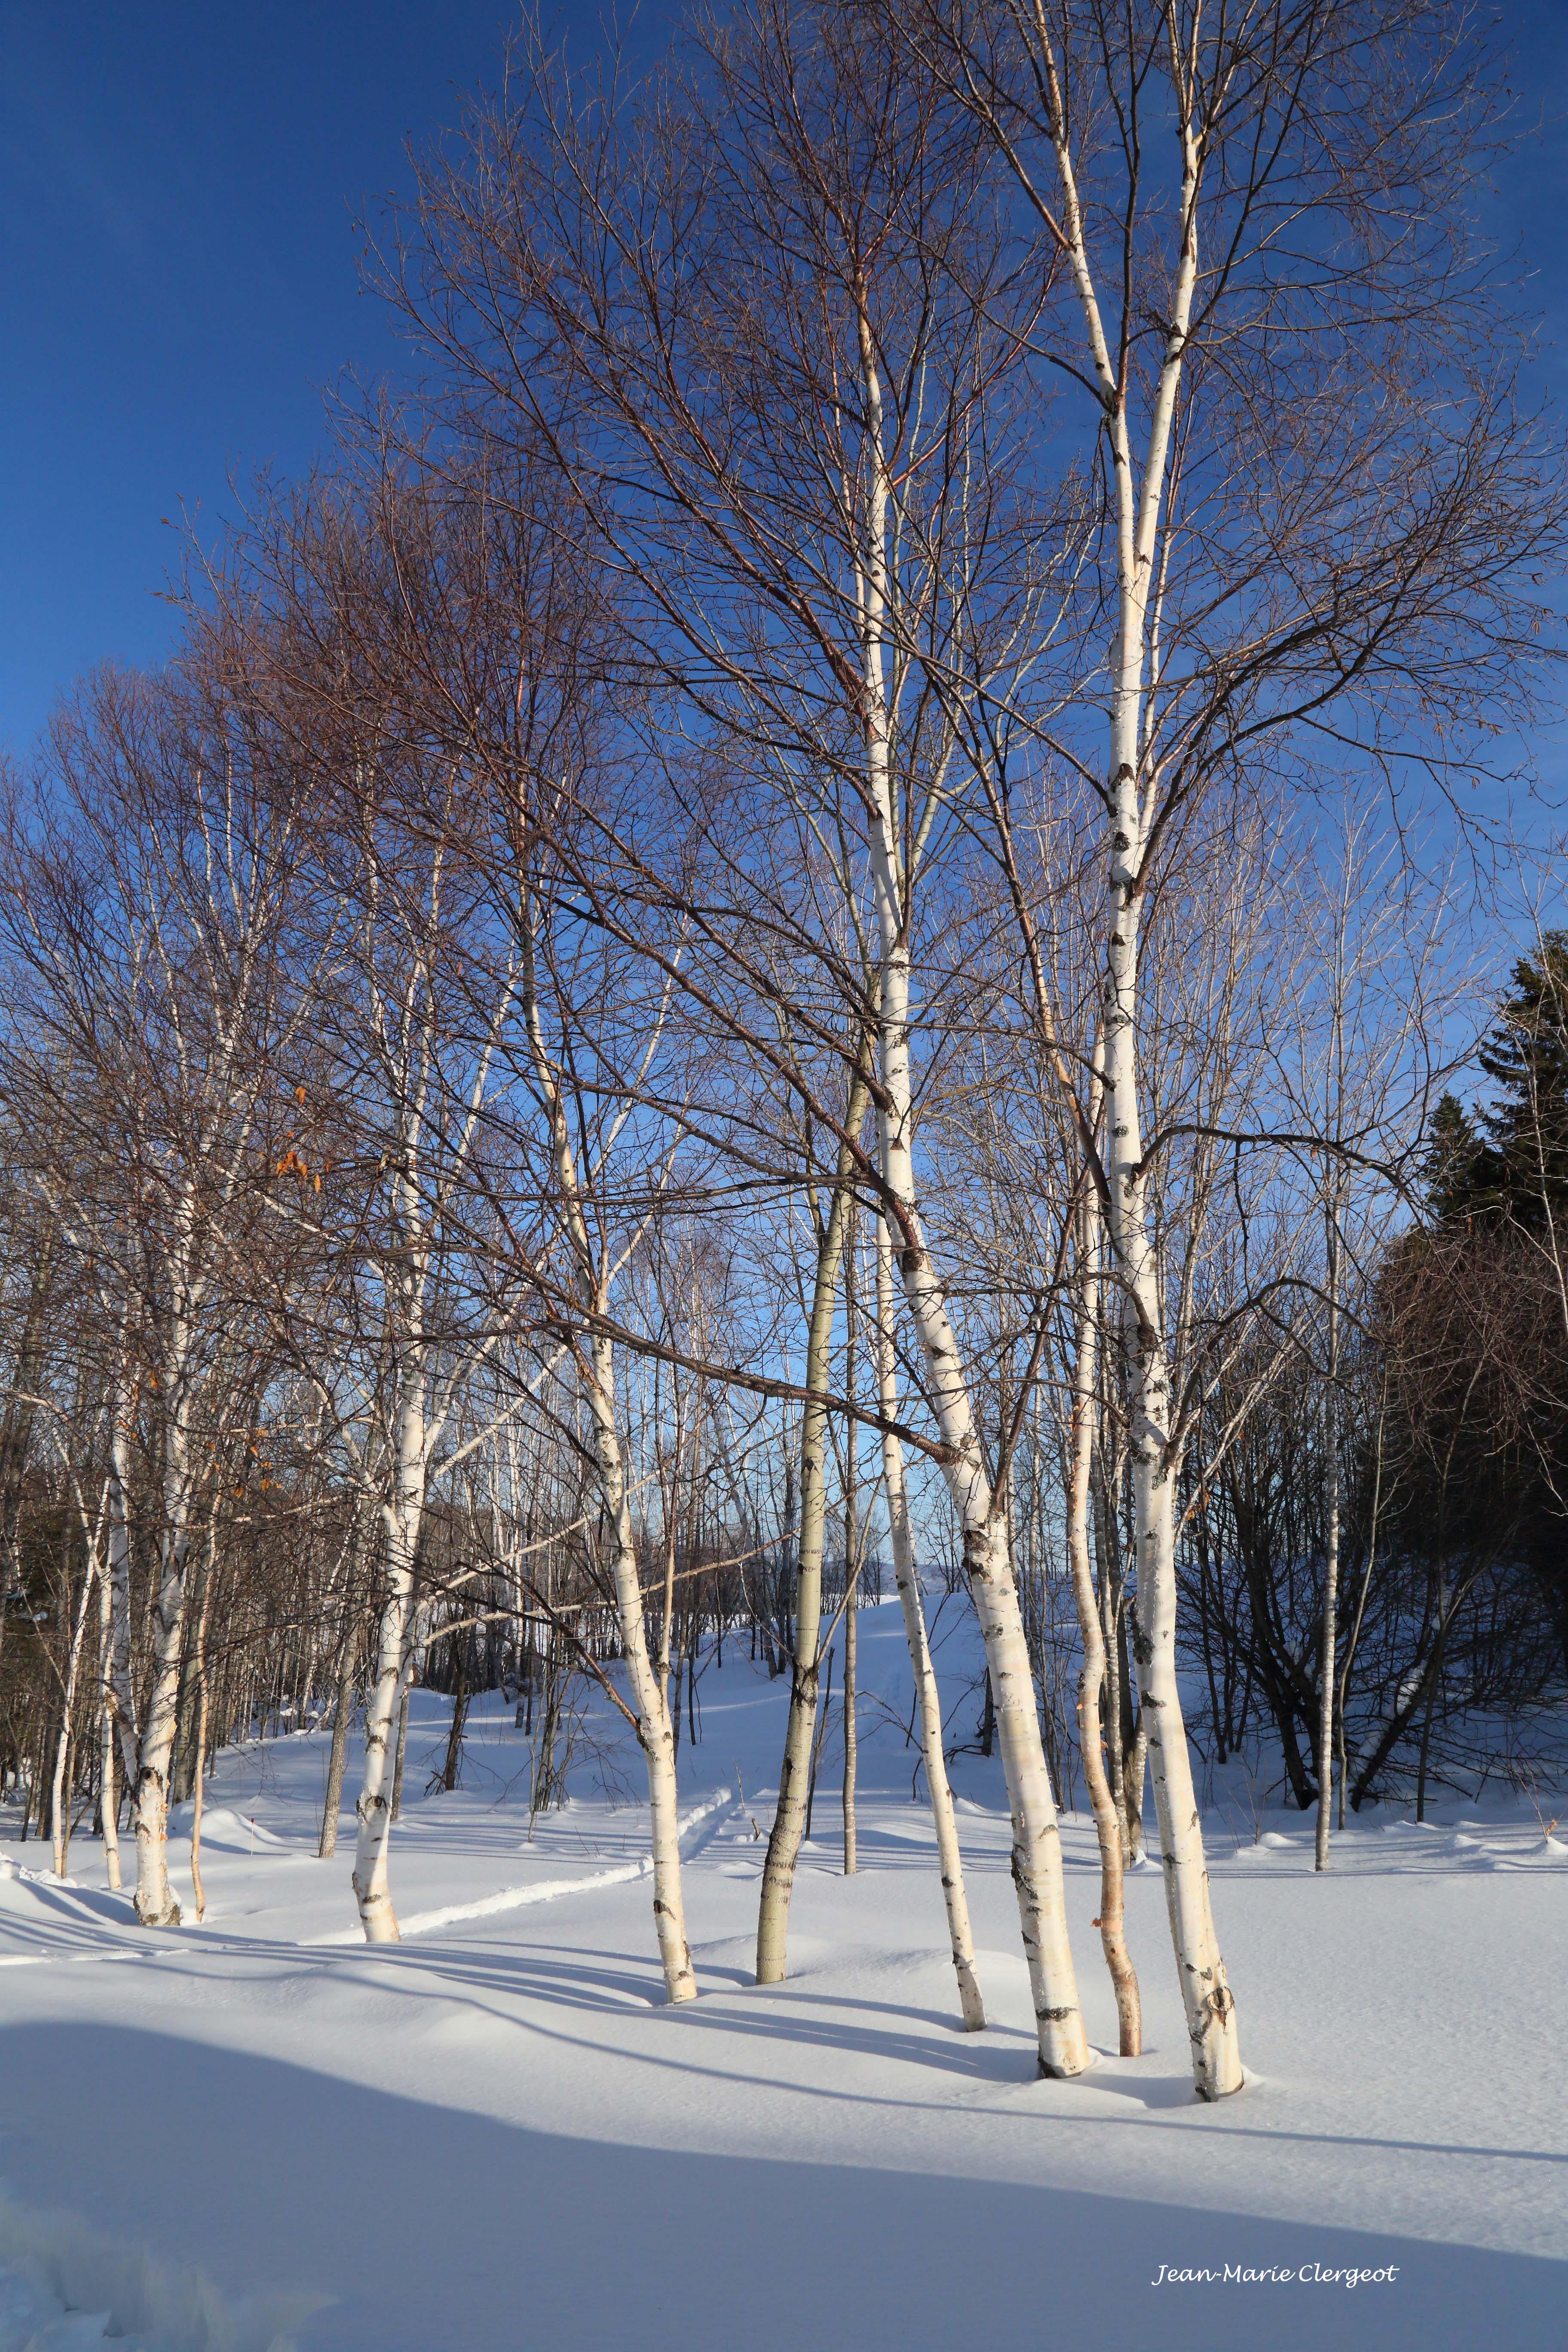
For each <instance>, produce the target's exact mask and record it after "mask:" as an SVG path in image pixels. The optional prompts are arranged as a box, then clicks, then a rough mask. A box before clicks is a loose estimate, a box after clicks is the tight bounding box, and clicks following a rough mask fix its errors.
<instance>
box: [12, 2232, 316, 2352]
mask: <svg viewBox="0 0 1568 2352" xmlns="http://www.w3.org/2000/svg"><path fill="white" fill-rule="evenodd" d="M0 2261H3V2262H4V2263H5V2269H4V2270H3V2271H0V2352H87V2347H92V2346H98V2345H100V2344H104V2343H111V2344H114V2345H116V2346H118V2347H119V2352H293V2336H292V2334H291V2331H292V2330H293V2329H294V2328H295V2327H297V2326H300V2323H301V2322H302V2321H304V2320H306V2319H308V2318H309V2317H310V2314H311V2312H313V2311H318V2310H320V2309H321V2305H322V2304H323V2302H324V2301H325V2300H326V2298H325V2297H324V2296H321V2295H318V2294H293V2295H289V2294H283V2295H279V2294H269V2295H268V2296H266V2297H264V2298H261V2299H260V2300H258V2301H255V2302H245V2303H237V2304H230V2303H228V2302H227V2301H226V2299H225V2298H224V2296H222V2295H221V2294H219V2293H218V2290H217V2289H216V2287H215V2286H214V2285H213V2284H212V2282H211V2280H210V2279H208V2278H205V2276H204V2275H203V2273H201V2272H200V2271H198V2270H195V2269H192V2268H189V2267H187V2266H184V2265H180V2266H171V2265H169V2264H165V2263H159V2262H158V2261H157V2260H156V2259H155V2258H154V2257H153V2255H152V2254H151V2253H149V2252H148V2251H147V2249H146V2248H145V2247H144V2246H132V2245H127V2244H121V2243H117V2242H115V2241H114V2240H113V2239H110V2238H104V2237H100V2235H99V2234H98V2233H97V2232H96V2231H92V2230H89V2228H88V2226H87V2224H86V2223H85V2222H84V2221H81V2220H80V2218H79V2216H78V2215H76V2214H74V2213H68V2212H56V2213H45V2212H37V2213H35V2212H30V2211H28V2210H26V2209H25V2208H24V2207H22V2206H19V2205H13V2204H11V2203H10V2202H9V2200H5V2199H4V2198H0Z"/></svg>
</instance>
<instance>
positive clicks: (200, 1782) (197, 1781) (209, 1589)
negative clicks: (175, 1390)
mask: <svg viewBox="0 0 1568 2352" xmlns="http://www.w3.org/2000/svg"><path fill="white" fill-rule="evenodd" d="M216 1531H217V1506H216V1503H215V1504H214V1506H213V1533H214V1538H215V1545H214V1548H215V1549H216ZM216 1580H217V1578H216V1570H215V1567H214V1563H213V1552H212V1549H209V1551H208V1554H207V1570H206V1575H205V1579H204V1580H203V1583H202V1601H201V1607H200V1610H199V1611H198V1612H197V1615H196V1647H195V1661H194V1664H195V1684H196V1727H195V1748H196V1753H195V1777H194V1779H193V1780H192V1782H191V1886H192V1889H193V1891H194V1893H195V1898H196V1918H197V1921H198V1922H200V1921H201V1920H203V1919H205V1917H206V1913H207V1898H206V1890H205V1887H204V1886H203V1885H202V1801H203V1798H204V1795H205V1780H206V1760H207V1618H208V1616H209V1614H210V1613H211V1611H212V1602H213V1586H214V1585H215V1583H216Z"/></svg>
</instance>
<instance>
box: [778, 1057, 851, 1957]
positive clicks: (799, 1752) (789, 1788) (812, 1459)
mask: <svg viewBox="0 0 1568 2352" xmlns="http://www.w3.org/2000/svg"><path fill="white" fill-rule="evenodd" d="M868 1092H869V1087H868V1079H867V1075H866V1071H865V1068H864V1065H863V1063H862V1062H859V1061H858V1062H857V1065H856V1068H855V1074H854V1076H853V1078H852V1079H851V1081H850V1087H849V1104H848V1108H847V1110H846V1112H845V1115H844V1133H845V1136H846V1138H858V1135H859V1132H860V1127H861V1122H862V1121H863V1119H864V1118H865V1116H866V1103H867V1098H868ZM853 1171H854V1152H853V1150H852V1148H851V1144H850V1142H849V1141H845V1142H842V1143H841V1144H840V1145H839V1149H838V1161H837V1169H836V1171H835V1173H834V1181H833V1196H832V1199H831V1201H830V1202H829V1204H828V1211H827V1214H826V1218H824V1219H823V1221H822V1223H821V1226H820V1228H819V1231H818V1234H817V1242H816V1276H815V1279H814V1281H813V1285H812V1294H811V1318H810V1321H809V1323H808V1324H807V1327H806V1340H805V1386H806V1389H807V1391H808V1392H809V1393H808V1397H807V1402H806V1403H805V1407H804V1409H803V1411H802V1412H801V1417H800V1549H799V1553H798V1555H797V1564H796V1569H795V1654H794V1658H793V1661H792V1664H791V1672H790V1693H789V1713H788V1715H787V1716H786V1717H785V1720H784V1760H783V1762H782V1763H781V1764H780V1766H779V1793H778V1802H777V1804H776V1806H775V1807H774V1810H773V1828H772V1830H771V1832H769V1836H768V1851H767V1859H766V1860H765V1862H764V1863H763V1891H762V1900H761V1903H760V1905H759V1906H758V1911H757V1982H758V1983H759V1984H782V1983H783V1981H784V1961H785V1952H786V1945H787V1940H788V1932H789V1905H790V1895H791V1894H792V1893H793V1891H794V1888H795V1864H796V1862H797V1860H798V1859H799V1855H800V1848H801V1841H802V1839H803V1838H804V1836H805V1822H806V1812H807V1807H808V1802H809V1798H810V1789H811V1779H812V1770H811V1763H812V1755H811V1749H812V1734H813V1732H814V1731H815V1729H816V1699H817V1682H818V1676H819V1675H820V1672H821V1664H822V1662H821V1659H820V1657H819V1656H818V1654H817V1645H818V1637H819V1635H820V1633H821V1630H822V1541H823V1528H824V1522H825V1517H826V1470H827V1406H826V1396H827V1391H828V1389H829V1386H830V1384H831V1381H832V1377H833V1307H834V1300H835V1298H836V1297H837V1289H838V1267H839V1262H840V1259H841V1258H842V1256H843V1253H844V1235H845V1229H846V1226H847V1223H848V1216H849V1200H850V1185H851V1181H852V1177H853Z"/></svg>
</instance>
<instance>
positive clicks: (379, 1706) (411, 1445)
mask: <svg viewBox="0 0 1568 2352" xmlns="http://www.w3.org/2000/svg"><path fill="white" fill-rule="evenodd" d="M425 1435H426V1432H425V1381H424V1373H423V1370H422V1368H421V1369H409V1370H405V1374H404V1381H403V1393H402V1397H401V1399H400V1402H399V1405H398V1411H397V1417H396V1420H395V1423H394V1425H393V1443H392V1457H393V1458H392V1463H391V1473H392V1492H391V1494H390V1495H389V1496H388V1497H387V1500H386V1502H385V1503H384V1505H383V1507H382V1530H383V1549H382V1601H381V1616H380V1623H379V1626H378V1630H377V1637H376V1659H375V1679H374V1683H373V1684H372V1685H371V1689H370V1695H369V1697H368V1698H367V1700H366V1702H365V1711H364V1776H363V1780H362V1782H361V1786H360V1794H359V1801H358V1803H357V1805H356V1806H355V1808H354V1811H355V1815H356V1818H357V1820H358V1822H359V1833H358V1837H357V1839H356V1841H355V1847H354V1866H353V1891H354V1900H355V1902H356V1903H357V1904H358V1906H359V1916H360V1924H361V1925H362V1927H363V1929H364V1939H365V1942H366V1943H367V1944H395V1943H396V1942H398V1941H399V1937H398V1932H397V1913H396V1911H395V1908H394V1906H393V1901H392V1887H391V1881H390V1876H389V1870H388V1860H387V1847H388V1843H389V1838H390V1832H391V1828H392V1791H391V1786H390V1767H391V1763H392V1758H391V1753H390V1750H391V1745H392V1736H393V1726H394V1722H395V1717H396V1714H397V1708H398V1705H399V1702H400V1700H401V1698H402V1696H403V1689H404V1672H405V1666H406V1664H408V1662H409V1659H410V1655H411V1651H410V1642H409V1636H410V1633H411V1632H412V1618H413V1611H414V1574H415V1560H416V1555H417V1551H418V1545H419V1528H420V1524H421V1522H422V1519H423V1517H424V1511H425V1476H426V1445H425Z"/></svg>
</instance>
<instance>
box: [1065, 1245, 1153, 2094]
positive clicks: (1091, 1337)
mask: <svg viewBox="0 0 1568 2352" xmlns="http://www.w3.org/2000/svg"><path fill="white" fill-rule="evenodd" d="M1082 1226H1083V1239H1082V1246H1083V1255H1084V1274H1083V1296H1082V1305H1081V1307H1080V1310H1079V1332H1078V1352H1077V1359H1076V1361H1075V1363H1074V1366H1073V1400H1072V1427H1071V1431H1070V1437H1069V1444H1070V1454H1069V1461H1068V1497H1067V1503H1068V1565H1069V1567H1070V1569H1071V1572H1072V1587H1073V1600H1074V1602H1075V1603H1076V1605H1077V1609H1078V1622H1079V1638H1080V1640H1081V1642H1082V1644H1083V1664H1082V1666H1081V1668H1080V1669H1079V1678H1078V1744H1079V1758H1080V1759H1081V1761H1082V1764H1083V1778H1084V1785H1085V1786H1086V1788H1087V1789H1088V1790H1089V1807H1090V1810H1091V1811H1092V1812H1093V1814H1094V1828H1095V1835H1096V1837H1097V1838H1098V1840H1099V1842H1100V1922H1099V1925H1100V1948H1101V1949H1102V1951H1103V1952H1104V1954H1105V1965H1106V1967H1107V1969H1109V1970H1110V1982H1111V1986H1112V1989H1113V1990H1114V1991H1115V1994H1116V2018H1117V2027H1118V2033H1119V2041H1120V2051H1121V2056H1122V2057H1123V2058H1136V2057H1137V2056H1138V2054H1139V2053H1140V2052H1141V2050H1142V2046H1143V2043H1142V2032H1143V2028H1142V2004H1141V2002H1140V2000H1139V1995H1138V1978H1137V1975H1136V1973H1135V1971H1134V1969H1133V1967H1132V1959H1131V1954H1130V1953H1129V1951H1128V1949H1127V1929H1126V1921H1125V1915H1124V1910H1123V1903H1122V1892H1123V1890H1122V1840H1123V1837H1124V1834H1125V1831H1124V1826H1123V1823H1122V1822H1121V1818H1120V1815H1119V1811H1118V1808H1117V1803H1116V1800H1115V1798H1114V1796H1113V1795H1112V1794H1111V1790H1110V1780H1108V1778H1107V1776H1106V1769H1105V1757H1104V1753H1103V1751H1102V1749H1101V1747H1100V1693H1101V1691H1102V1689H1103V1688H1104V1686H1105V1679H1106V1675H1105V1669H1106V1651H1105V1634H1104V1630H1103V1627H1102V1625H1101V1622H1100V1601H1099V1599H1098V1596H1097V1595H1096V1592H1095V1590H1094V1571H1093V1569H1092V1567H1091V1565H1090V1559H1089V1476H1090V1473H1091V1471H1092V1469H1093V1465H1094V1433H1095V1421H1096V1417H1097V1407H1098V1397H1097V1370H1098V1357H1099V1319H1100V1279H1099V1271H1098V1265H1097V1259H1098V1255H1099V1249H1100V1216H1099V1212H1098V1208H1097V1207H1096V1206H1094V1205H1092V1204H1091V1205H1089V1206H1087V1207H1086V1208H1085V1210H1084V1213H1083V1217H1082ZM1110 1698H1111V1705H1112V1706H1120V1705H1121V1694H1120V1692H1119V1691H1116V1690H1114V1689H1113V1690H1112V1692H1111V1695H1110Z"/></svg>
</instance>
